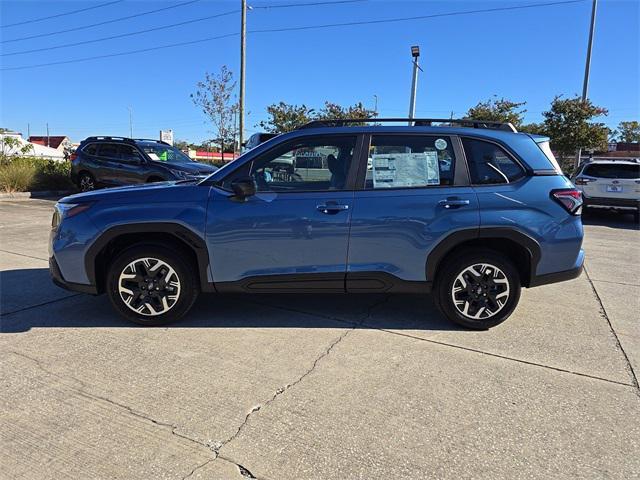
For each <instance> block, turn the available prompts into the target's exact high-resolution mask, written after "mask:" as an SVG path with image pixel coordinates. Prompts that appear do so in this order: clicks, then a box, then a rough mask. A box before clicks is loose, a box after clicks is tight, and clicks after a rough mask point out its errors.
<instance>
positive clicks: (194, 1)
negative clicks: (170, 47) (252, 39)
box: [0, 0, 200, 43]
mask: <svg viewBox="0 0 640 480" xmlns="http://www.w3.org/2000/svg"><path fill="white" fill-rule="evenodd" d="M199 1H200V0H188V1H187V2H182V3H176V4H175V5H169V6H168V7H163V8H157V9H155V10H149V11H147V12H141V13H136V14H133V15H127V16H125V17H119V18H114V19H112V20H105V21H104V22H98V23H92V24H89V25H82V26H80V27H74V28H68V29H66V30H58V31H57V32H49V33H39V34H37V35H29V36H27V37H20V38H12V39H10V40H3V41H2V42H0V43H13V42H20V41H22V40H30V39H32V38H41V37H50V36H53V35H59V34H61V33H69V32H77V31H78V30H86V29H88V28H93V27H99V26H101V25H108V24H110V23H116V22H121V21H123V20H129V19H131V18H137V17H142V16H145V15H151V14H152V13H158V12H164V11H165V10H170V9H173V8H178V7H184V6H186V5H191V4H192V3H196V2H199Z"/></svg>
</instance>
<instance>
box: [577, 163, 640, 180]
mask: <svg viewBox="0 0 640 480" xmlns="http://www.w3.org/2000/svg"><path fill="white" fill-rule="evenodd" d="M582 174H583V175H587V176H588V177H596V178H623V179H625V178H627V179H629V178H634V179H635V178H640V165H629V164H614V163H600V164H593V165H587V166H586V167H585V168H584V170H583V171H582Z"/></svg>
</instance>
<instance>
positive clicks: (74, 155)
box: [69, 153, 78, 162]
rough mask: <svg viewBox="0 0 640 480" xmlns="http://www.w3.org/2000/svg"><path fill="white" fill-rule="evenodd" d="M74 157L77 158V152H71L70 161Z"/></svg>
mask: <svg viewBox="0 0 640 480" xmlns="http://www.w3.org/2000/svg"><path fill="white" fill-rule="evenodd" d="M76 158H78V154H77V153H72V154H71V155H70V156H69V160H70V161H72V162H73V161H74V160H75V159H76Z"/></svg>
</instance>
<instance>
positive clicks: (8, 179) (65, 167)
mask: <svg viewBox="0 0 640 480" xmlns="http://www.w3.org/2000/svg"><path fill="white" fill-rule="evenodd" d="M70 171H71V164H70V163H69V162H68V161H56V160H49V159H43V158H37V157H13V158H10V159H5V160H3V161H2V162H0V189H2V190H3V191H5V192H26V191H37V190H70V189H73V184H72V183H71V179H70V177H69V174H70Z"/></svg>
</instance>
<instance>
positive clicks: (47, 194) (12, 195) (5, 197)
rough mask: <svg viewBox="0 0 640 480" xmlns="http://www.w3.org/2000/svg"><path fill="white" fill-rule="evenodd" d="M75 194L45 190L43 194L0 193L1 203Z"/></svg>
mask: <svg viewBox="0 0 640 480" xmlns="http://www.w3.org/2000/svg"><path fill="white" fill-rule="evenodd" d="M72 193H73V192H72V191H71V190H43V191H41V192H13V193H0V201H2V200H19V199H23V198H24V199H26V198H47V197H62V196H64V195H70V194H72Z"/></svg>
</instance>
